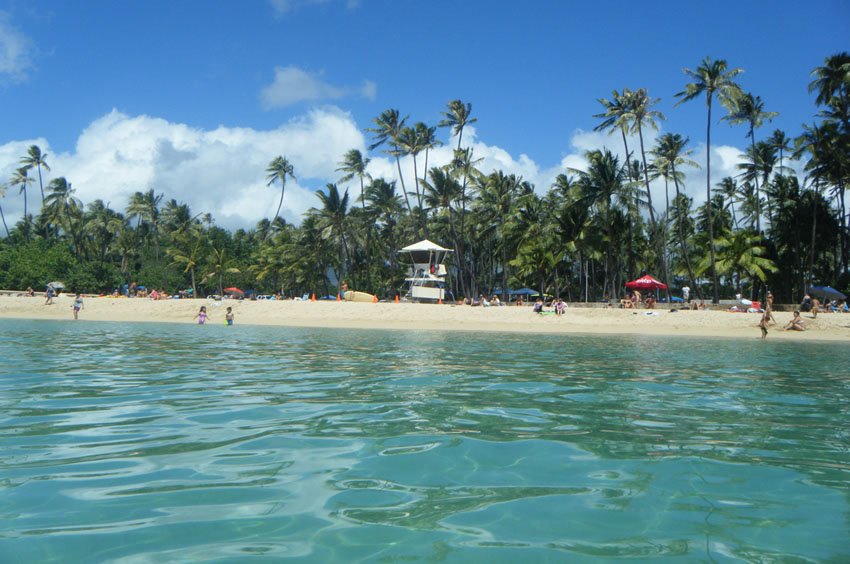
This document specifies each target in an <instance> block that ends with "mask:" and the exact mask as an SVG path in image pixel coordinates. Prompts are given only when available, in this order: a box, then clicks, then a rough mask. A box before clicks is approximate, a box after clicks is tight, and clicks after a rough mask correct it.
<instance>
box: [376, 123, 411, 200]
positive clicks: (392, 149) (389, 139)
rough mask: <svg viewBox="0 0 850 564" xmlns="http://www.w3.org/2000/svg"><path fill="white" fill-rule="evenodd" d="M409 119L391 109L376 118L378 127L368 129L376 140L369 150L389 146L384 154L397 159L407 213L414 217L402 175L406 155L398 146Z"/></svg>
mask: <svg viewBox="0 0 850 564" xmlns="http://www.w3.org/2000/svg"><path fill="white" fill-rule="evenodd" d="M407 117H408V116H405V117H403V118H401V117H399V112H398V110H396V109H392V108H390V109H389V110H384V112H383V113H382V114H381V115H379V116H378V117H376V118H375V119H374V120H373V121H374V123H375V126H376V127H372V128H368V129H366V131H369V132H371V133H373V134H374V137H375V140H374V142H373V143H372V144H371V145H369V150H370V151H372V150H374V149H377V148H378V147H380V146H381V145H383V144H384V143H386V144H388V145H389V149H386V150H385V151H384V152H385V153H387V154H388V155H392V156H394V157H395V164H396V167H397V168H398V179H399V182H401V192H402V194H403V195H404V202H405V203H406V204H407V211H408V212H409V213H410V214H411V215H413V208H411V207H410V200H409V199H408V197H407V188H405V186H404V175H402V174H401V156H402V155H403V154H404V153H403V152H402V151H401V149H400V148H399V146H398V137H399V134H400V133H401V130H402V129H403V128H404V122H405V121H407Z"/></svg>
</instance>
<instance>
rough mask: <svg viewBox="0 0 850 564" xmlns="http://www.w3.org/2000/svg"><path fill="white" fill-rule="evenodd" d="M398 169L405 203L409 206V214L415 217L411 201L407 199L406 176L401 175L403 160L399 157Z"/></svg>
mask: <svg viewBox="0 0 850 564" xmlns="http://www.w3.org/2000/svg"><path fill="white" fill-rule="evenodd" d="M395 164H396V168H398V179H399V182H401V192H402V193H403V194H404V203H405V204H407V213H409V214H410V215H413V208H411V207H410V199H409V198H408V197H407V188H405V186H404V176H403V175H402V174H401V159H399V157H398V155H396V156H395Z"/></svg>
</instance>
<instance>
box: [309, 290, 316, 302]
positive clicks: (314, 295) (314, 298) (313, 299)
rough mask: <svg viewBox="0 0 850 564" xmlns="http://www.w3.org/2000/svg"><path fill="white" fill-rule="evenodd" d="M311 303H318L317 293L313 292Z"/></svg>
mask: <svg viewBox="0 0 850 564" xmlns="http://www.w3.org/2000/svg"><path fill="white" fill-rule="evenodd" d="M310 301H311V302H315V301H316V293H315V292H313V293H312V294H310Z"/></svg>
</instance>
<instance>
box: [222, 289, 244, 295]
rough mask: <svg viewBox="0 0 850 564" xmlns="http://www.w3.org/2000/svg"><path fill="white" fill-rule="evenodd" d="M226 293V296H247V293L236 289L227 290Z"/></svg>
mask: <svg viewBox="0 0 850 564" xmlns="http://www.w3.org/2000/svg"><path fill="white" fill-rule="evenodd" d="M224 293H225V294H233V295H237V296H244V295H245V292H243V291H242V290H240V289H239V288H236V287H233V288H225V289H224Z"/></svg>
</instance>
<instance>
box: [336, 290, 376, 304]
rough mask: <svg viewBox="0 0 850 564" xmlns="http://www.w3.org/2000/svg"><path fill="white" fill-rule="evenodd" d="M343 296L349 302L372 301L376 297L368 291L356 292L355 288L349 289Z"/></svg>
mask: <svg viewBox="0 0 850 564" xmlns="http://www.w3.org/2000/svg"><path fill="white" fill-rule="evenodd" d="M343 298H345V301H347V302H372V301H374V299H375V296H373V295H372V294H369V293H366V292H355V291H354V290H349V291H347V292H346V293H345V294H344V295H343Z"/></svg>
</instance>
